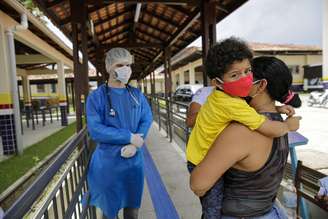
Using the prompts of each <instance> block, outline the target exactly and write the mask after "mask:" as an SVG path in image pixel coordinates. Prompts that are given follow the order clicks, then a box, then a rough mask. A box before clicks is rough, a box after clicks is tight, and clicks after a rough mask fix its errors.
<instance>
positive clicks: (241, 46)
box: [205, 37, 253, 79]
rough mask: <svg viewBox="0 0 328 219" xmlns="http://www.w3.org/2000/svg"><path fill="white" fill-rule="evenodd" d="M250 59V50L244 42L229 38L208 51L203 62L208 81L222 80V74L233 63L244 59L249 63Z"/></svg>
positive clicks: (251, 56) (251, 55)
mask: <svg viewBox="0 0 328 219" xmlns="http://www.w3.org/2000/svg"><path fill="white" fill-rule="evenodd" d="M252 58H253V54H252V50H251V49H250V48H249V47H248V46H247V44H246V43H245V42H244V41H242V40H241V39H238V38H235V37H230V38H228V39H225V40H223V41H221V42H219V43H217V44H215V45H214V46H213V47H212V48H210V49H209V51H208V54H207V57H206V62H205V68H206V73H207V76H208V77H209V78H210V79H213V78H216V77H219V78H222V76H223V74H224V73H226V71H227V70H228V68H229V67H230V66H231V65H232V64H233V63H234V62H235V61H242V60H244V59H248V60H249V61H251V60H252Z"/></svg>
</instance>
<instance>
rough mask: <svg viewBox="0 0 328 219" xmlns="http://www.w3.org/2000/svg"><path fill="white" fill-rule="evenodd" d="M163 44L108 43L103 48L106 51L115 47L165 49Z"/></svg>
mask: <svg viewBox="0 0 328 219" xmlns="http://www.w3.org/2000/svg"><path fill="white" fill-rule="evenodd" d="M163 46H164V45H163V44H160V43H146V44H144V43H136V42H133V43H108V44H103V45H102V47H104V50H108V49H111V48H114V47H123V48H151V47H157V48H163Z"/></svg>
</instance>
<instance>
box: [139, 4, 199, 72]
mask: <svg viewBox="0 0 328 219" xmlns="http://www.w3.org/2000/svg"><path fill="white" fill-rule="evenodd" d="M199 17H200V11H199V10H196V11H194V12H193V13H192V14H191V16H190V17H189V19H187V20H185V21H184V22H183V24H182V25H181V28H179V30H178V31H177V32H176V33H175V34H173V35H172V37H171V39H170V41H169V42H168V43H167V44H166V45H165V47H170V46H171V45H172V44H173V43H175V42H176V41H177V40H178V39H179V37H180V36H181V35H182V34H183V33H184V32H185V31H186V30H187V29H188V28H190V26H191V25H192V24H193V23H194V22H195V21H196V20H197V19H198V18H199ZM162 54H163V51H160V52H159V53H158V55H157V56H156V57H155V58H154V59H153V61H152V63H154V62H156V61H157V60H158V59H159V58H160V57H161V56H162ZM150 66H151V65H148V66H147V69H146V71H148V70H149V68H150Z"/></svg>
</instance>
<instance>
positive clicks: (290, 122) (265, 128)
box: [256, 116, 301, 138]
mask: <svg viewBox="0 0 328 219" xmlns="http://www.w3.org/2000/svg"><path fill="white" fill-rule="evenodd" d="M300 120H301V117H300V116H294V117H289V118H288V119H286V120H285V121H284V122H278V121H272V120H269V119H266V120H265V122H264V123H263V124H262V125H261V126H260V127H259V128H258V129H256V130H257V131H258V132H260V133H261V134H263V135H265V136H267V137H272V138H276V137H280V136H283V135H285V134H287V133H288V132H290V131H296V130H297V129H298V128H299V125H300Z"/></svg>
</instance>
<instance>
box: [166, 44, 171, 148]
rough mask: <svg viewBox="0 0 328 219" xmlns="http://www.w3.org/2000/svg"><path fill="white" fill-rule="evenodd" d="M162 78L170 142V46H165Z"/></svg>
mask: <svg viewBox="0 0 328 219" xmlns="http://www.w3.org/2000/svg"><path fill="white" fill-rule="evenodd" d="M164 72H165V73H164V80H165V100H166V104H165V105H166V113H167V117H166V118H167V121H166V124H167V129H166V130H167V134H168V137H169V138H170V142H172V139H173V135H172V123H171V119H172V116H171V109H172V106H171V93H172V92H171V90H172V88H171V87H172V78H171V50H170V48H169V47H168V48H165V51H164Z"/></svg>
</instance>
